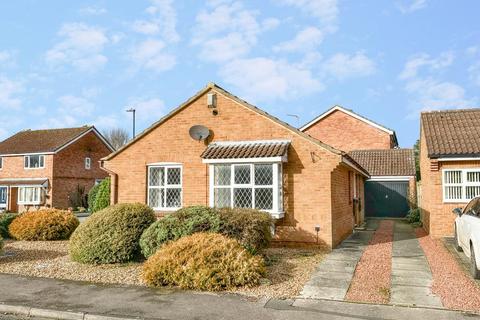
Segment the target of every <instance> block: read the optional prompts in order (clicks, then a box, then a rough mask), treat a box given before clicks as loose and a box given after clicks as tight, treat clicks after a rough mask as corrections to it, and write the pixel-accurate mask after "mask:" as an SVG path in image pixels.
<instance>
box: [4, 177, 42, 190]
mask: <svg viewBox="0 0 480 320" xmlns="http://www.w3.org/2000/svg"><path fill="white" fill-rule="evenodd" d="M0 186H10V187H16V186H42V187H45V188H46V187H48V178H25V179H22V178H17V179H15V178H3V179H0Z"/></svg>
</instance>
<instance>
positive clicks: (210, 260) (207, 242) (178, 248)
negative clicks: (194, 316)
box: [143, 233, 265, 291]
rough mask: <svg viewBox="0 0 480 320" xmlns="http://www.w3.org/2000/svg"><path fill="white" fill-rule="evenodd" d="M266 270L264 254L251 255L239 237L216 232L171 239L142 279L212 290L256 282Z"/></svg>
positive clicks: (154, 283) (153, 283)
mask: <svg viewBox="0 0 480 320" xmlns="http://www.w3.org/2000/svg"><path fill="white" fill-rule="evenodd" d="M264 273H265V267H264V263H263V259H262V258H261V257H258V256H252V255H251V254H250V253H249V252H248V251H246V250H245V249H244V248H243V247H242V246H241V245H240V244H239V243H238V242H237V241H236V240H233V239H229V238H227V237H225V236H223V235H220V234H214V233H196V234H193V235H190V236H186V237H183V238H181V239H179V240H177V241H174V242H170V243H168V244H166V245H164V246H163V247H162V248H160V249H159V250H158V251H157V252H156V253H155V254H154V255H153V256H151V257H150V258H149V259H148V260H147V261H146V262H145V264H144V267H143V279H144V281H145V283H146V284H148V285H150V286H166V285H168V286H179V287H181V288H187V289H198V290H212V291H216V290H224V289H229V288H234V287H237V286H253V285H256V284H258V282H259V280H260V279H261V277H262V276H263V274H264Z"/></svg>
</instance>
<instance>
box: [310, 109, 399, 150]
mask: <svg viewBox="0 0 480 320" xmlns="http://www.w3.org/2000/svg"><path fill="white" fill-rule="evenodd" d="M305 132H306V133H308V134H309V135H311V136H312V137H314V138H317V139H319V140H320V141H323V142H325V143H326V144H328V145H331V146H333V147H335V148H337V149H339V150H343V151H351V150H362V149H390V148H393V142H392V141H391V137H390V134H389V133H387V132H385V131H382V130H380V129H377V128H375V127H373V126H371V125H369V124H368V123H365V122H363V121H361V120H358V119H356V118H354V117H352V116H350V115H348V114H346V113H344V112H342V111H339V110H336V111H334V112H332V113H331V114H329V115H328V116H326V117H325V118H323V119H321V120H319V121H318V122H317V123H315V124H314V125H312V126H311V127H309V128H307V129H306V130H305Z"/></svg>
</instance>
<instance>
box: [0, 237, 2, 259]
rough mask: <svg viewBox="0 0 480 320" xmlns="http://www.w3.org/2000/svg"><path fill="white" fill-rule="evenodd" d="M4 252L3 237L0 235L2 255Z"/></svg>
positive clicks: (0, 252)
mask: <svg viewBox="0 0 480 320" xmlns="http://www.w3.org/2000/svg"><path fill="white" fill-rule="evenodd" d="M2 254H3V238H2V237H1V236H0V256H1V255H2Z"/></svg>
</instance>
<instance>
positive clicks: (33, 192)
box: [18, 186, 45, 205]
mask: <svg viewBox="0 0 480 320" xmlns="http://www.w3.org/2000/svg"><path fill="white" fill-rule="evenodd" d="M44 198H45V192H44V189H43V187H37V186H34V187H31V186H28V187H18V204H24V205H39V204H42V203H43V201H44Z"/></svg>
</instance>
